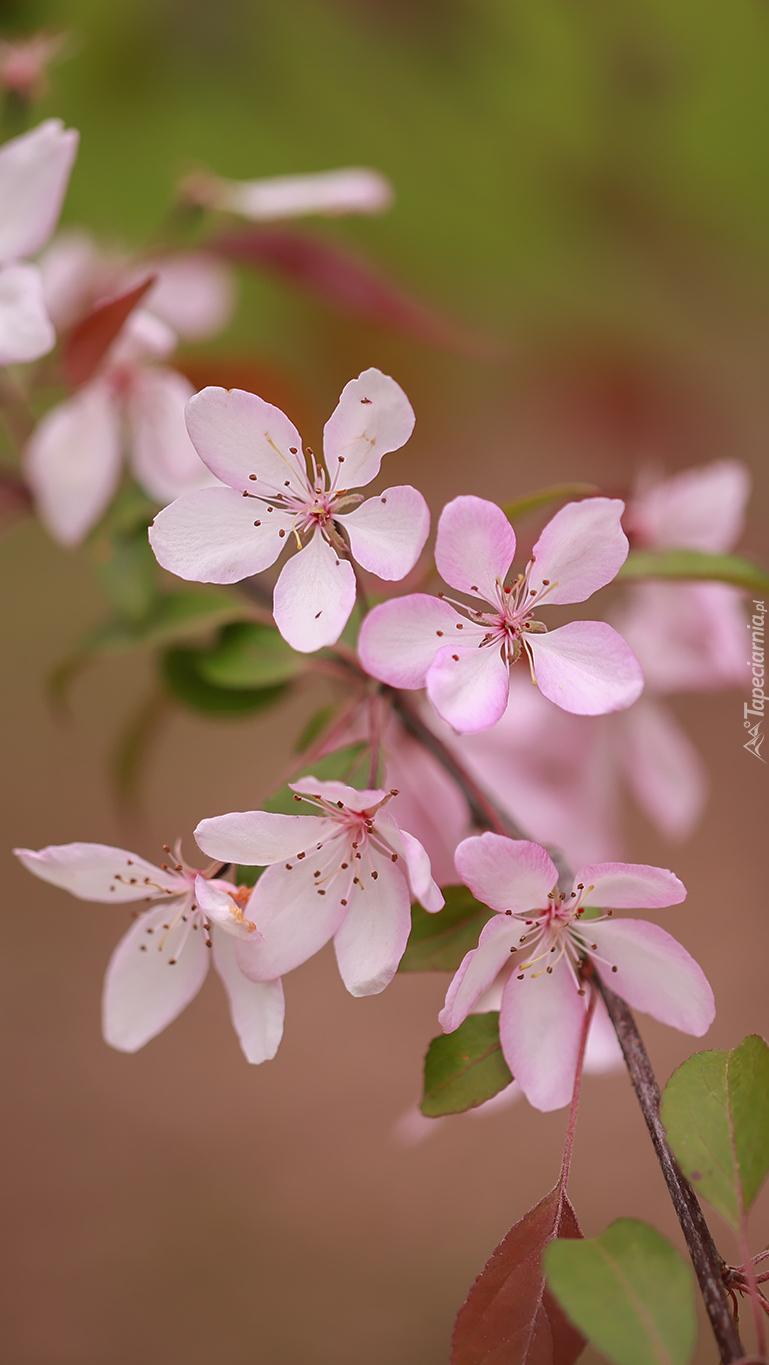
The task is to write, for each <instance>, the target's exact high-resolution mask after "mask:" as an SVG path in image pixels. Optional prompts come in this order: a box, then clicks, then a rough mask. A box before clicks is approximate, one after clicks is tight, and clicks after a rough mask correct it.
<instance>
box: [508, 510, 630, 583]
mask: <svg viewBox="0 0 769 1365" xmlns="http://www.w3.org/2000/svg"><path fill="white" fill-rule="evenodd" d="M624 510H625V504H624V502H622V500H621V499H620V498H585V500H584V502H569V503H567V504H566V506H565V507H562V508H561V509H560V511H558V512H556V514H555V516H554V517H551V519H550V521H549V522H548V523H547V526H546V527H545V529H544V531H543V532H542V535H541V536H540V537H539V540H538V541H537V543H536V545H535V546H534V549H533V550H532V560H533V567H532V569H531V573H530V577H529V584H530V586H531V587H532V588H534V589H535V590H537V591H539V590H540V588H541V585H542V582H543V579H547V580H549V583H550V585H551V586H550V587H548V590H547V596H546V597H545V599H544V601H545V602H547V603H550V604H553V605H554V604H555V603H557V602H584V601H585V600H586V599H587V598H588V597H591V596H592V594H593V593H594V592H597V590H598V589H599V588H602V587H604V586H605V584H607V583H611V581H612V579H613V578H616V576H617V574H618V573H619V571H620V569H621V568H622V565H623V564H624V563H625V560H626V559H627V553H628V548H629V546H628V539H627V536H626V535H625V532H624V531H623V529H622V524H621V521H620V518H621V516H622V513H623V512H624Z"/></svg>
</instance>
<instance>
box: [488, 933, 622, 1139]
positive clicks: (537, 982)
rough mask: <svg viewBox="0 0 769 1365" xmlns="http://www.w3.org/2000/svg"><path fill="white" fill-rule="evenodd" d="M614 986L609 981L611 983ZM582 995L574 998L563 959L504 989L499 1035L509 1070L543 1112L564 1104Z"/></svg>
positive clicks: (576, 1042) (572, 1073)
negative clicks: (547, 968)
mask: <svg viewBox="0 0 769 1365" xmlns="http://www.w3.org/2000/svg"><path fill="white" fill-rule="evenodd" d="M612 984H614V983H612ZM586 1002H587V996H581V995H578V994H577V987H576V985H575V984H574V980H573V978H572V975H571V972H570V971H569V968H568V966H567V965H566V961H565V959H564V958H561V960H560V962H558V963H557V965H556V966H554V967H553V971H552V973H551V974H548V973H546V972H545V971H544V969H543V971H542V974H541V975H540V976H538V977H536V979H532V976H531V973H529V972H527V973H526V975H525V978H524V980H523V981H519V980H518V976H517V975H516V973H515V972H513V973H512V974H511V976H510V980H509V981H508V983H507V985H506V986H505V990H504V995H503V997H502V1009H501V1011H500V1016H499V1037H500V1041H501V1043H502V1051H503V1053H504V1056H505V1061H506V1062H507V1064H508V1066H509V1067H510V1070H511V1071H512V1073H513V1075H514V1077H515V1079H516V1080H517V1082H518V1084H519V1085H520V1087H521V1090H522V1091H523V1093H524V1095H525V1096H526V1098H527V1100H528V1101H529V1104H533V1105H534V1108H535V1109H542V1110H543V1111H544V1112H545V1113H548V1112H549V1111H550V1110H551V1109H562V1108H563V1106H564V1105H566V1104H569V1102H570V1100H571V1097H572V1092H573V1090H574V1077H575V1076H576V1073H577V1058H578V1057H579V1048H580V1043H581V1041H582V1026H583V1023H584V1019H585V1008H586Z"/></svg>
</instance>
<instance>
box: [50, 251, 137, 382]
mask: <svg viewBox="0 0 769 1365" xmlns="http://www.w3.org/2000/svg"><path fill="white" fill-rule="evenodd" d="M156 279H157V276H156V275H148V276H147V278H146V280H142V282H141V284H137V285H136V286H135V288H133V289H129V290H128V292H127V293H125V294H119V295H118V297H117V298H114V299H108V300H107V302H106V303H100V304H98V305H97V307H96V308H94V309H93V310H92V311H91V312H90V313H87V314H86V316H85V317H84V318H81V320H80V322H78V323H76V324H75V326H74V327H73V328H72V330H71V332H70V333H69V335H68V336H67V338H66V340H65V342H64V350H63V354H62V361H61V363H62V369H63V370H64V377H65V379H66V381H67V383H68V384H69V385H70V387H71V388H73V389H77V388H79V387H80V385H81V384H85V383H87V382H88V380H89V379H90V378H91V376H92V375H93V374H94V373H95V372H96V369H97V368H98V366H99V365H100V364H101V362H102V360H103V359H104V357H105V355H106V354H107V351H108V350H109V348H110V346H111V345H112V343H113V341H114V340H115V338H116V336H117V335H118V333H119V331H120V329H121V327H122V326H123V324H124V323H125V322H126V321H127V319H128V318H129V317H130V315H131V313H132V312H133V310H134V308H135V307H136V305H137V304H138V303H140V302H141V300H142V299H143V298H144V295H145V294H146V293H147V290H148V289H151V288H152V286H153V284H154V283H155V280H156Z"/></svg>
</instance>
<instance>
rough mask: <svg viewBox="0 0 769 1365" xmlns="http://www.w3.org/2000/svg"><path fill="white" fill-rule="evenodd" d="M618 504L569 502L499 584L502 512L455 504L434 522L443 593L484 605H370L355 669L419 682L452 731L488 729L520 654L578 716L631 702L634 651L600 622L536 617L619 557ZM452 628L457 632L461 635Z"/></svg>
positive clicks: (479, 504) (590, 586)
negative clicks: (520, 566) (522, 563)
mask: <svg viewBox="0 0 769 1365" xmlns="http://www.w3.org/2000/svg"><path fill="white" fill-rule="evenodd" d="M622 510H623V504H622V503H621V502H620V501H618V500H617V499H609V498H588V499H587V500H586V501H584V502H579V503H576V502H573V503H568V504H567V506H566V507H562V508H561V510H560V511H559V512H557V513H556V515H555V516H554V517H553V518H552V520H551V521H550V522H549V523H548V524H547V526H546V527H545V529H544V531H543V532H542V535H541V536H540V538H539V540H538V541H537V543H536V545H535V546H534V550H533V552H532V558H531V560H530V562H529V564H528V565H527V567H526V570H525V572H524V573H522V574H519V575H518V577H517V579H516V580H515V582H514V583H513V584H512V585H511V586H509V587H505V586H504V584H505V578H506V577H507V574H508V571H509V569H510V565H511V564H512V561H513V556H514V554H515V533H514V531H513V528H512V526H511V525H510V523H509V521H508V519H507V517H506V516H505V514H504V512H503V511H502V509H501V508H500V507H497V506H496V505H495V504H494V503H492V502H486V501H485V500H484V499H482V498H476V497H460V498H455V499H454V501H453V502H450V503H449V504H448V505H447V506H446V507H444V509H443V512H442V513H441V518H440V521H439V523H438V537H437V542H436V546H435V562H436V564H437V567H438V571H439V573H440V574H441V576H442V577H443V578H444V579H445V581H446V582H447V583H449V584H450V585H451V587H453V588H456V589H458V590H459V591H460V592H462V593H466V594H468V595H471V596H473V597H475V598H481V599H482V600H483V601H484V602H485V604H486V610H485V611H483V610H480V609H478V608H476V607H470V606H465V605H464V604H463V603H460V602H458V603H453V604H452V603H451V602H449V601H448V600H446V599H445V597H444V596H443V595H441V596H440V597H428V596H427V595H426V594H424V593H415V594H413V595H412V596H410V597H400V598H394V599H393V600H391V601H389V602H383V603H381V604H380V605H379V606H377V607H374V609H373V611H371V612H370V613H369V615H368V616H367V617H366V620H365V621H364V623H363V626H362V628H361V632H360V638H359V642H358V651H359V654H360V657H361V661H362V663H363V666H364V668H365V669H366V670H367V672H369V673H371V674H372V675H373V677H375V678H380V679H381V680H382V682H386V683H389V684H390V685H391V686H393V687H405V688H419V687H424V686H426V687H427V695H428V696H429V698H430V700H431V701H432V703H433V705H434V706H435V709H436V710H437V712H438V714H439V715H440V716H442V717H443V719H444V720H446V721H448V723H449V724H450V725H451V726H453V728H454V729H455V730H457V731H459V732H460V733H464V734H470V733H473V732H475V731H477V730H485V729H487V728H488V727H489V726H490V725H494V724H495V722H496V721H498V720H499V719H500V717H501V716H502V715H503V714H504V712H505V709H506V707H507V703H508V695H509V688H510V669H511V667H512V665H513V664H514V663H516V661H517V660H518V659H519V658H520V657H521V656H522V655H523V656H524V657H525V658H526V660H527V662H528V664H529V667H530V669H531V674H532V680H533V681H536V683H537V684H538V685H539V688H540V691H541V692H542V693H543V694H544V695H545V696H546V697H547V698H548V699H549V700H550V701H552V702H555V703H556V705H557V706H561V707H563V709H564V710H565V711H572V712H574V713H576V714H578V715H600V714H602V713H604V712H606V711H618V710H622V709H623V708H624V707H626V706H630V705H631V704H632V703H633V702H634V701H635V700H636V698H637V697H638V696H639V695H640V693H641V690H642V687H643V676H642V674H641V670H640V667H639V665H638V661H637V660H636V658H635V656H634V654H633V652H632V650H630V649H629V648H628V646H627V645H626V643H625V641H624V640H623V639H622V637H621V636H620V635H618V634H617V632H616V631H615V630H612V628H611V626H608V625H606V624H605V622H603V621H572V622H570V623H569V624H568V625H565V626H560V627H559V628H558V629H556V630H552V631H548V630H547V627H546V626H545V625H543V624H542V622H541V621H538V620H536V619H534V612H535V611H538V609H539V607H540V606H541V605H543V604H544V603H546V602H547V604H549V605H556V604H560V603H565V602H584V601H585V599H586V598H588V597H590V596H591V595H592V593H594V592H596V591H597V589H598V588H601V587H603V586H604V585H605V584H606V583H609V582H610V581H611V580H612V578H614V576H615V575H616V573H617V572H618V570H619V568H620V567H621V565H622V564H623V563H624V561H625V558H626V556H627V548H628V546H627V538H626V537H625V535H624V532H623V531H622V528H621V526H620V515H621V513H622ZM458 632H461V634H459V633H458Z"/></svg>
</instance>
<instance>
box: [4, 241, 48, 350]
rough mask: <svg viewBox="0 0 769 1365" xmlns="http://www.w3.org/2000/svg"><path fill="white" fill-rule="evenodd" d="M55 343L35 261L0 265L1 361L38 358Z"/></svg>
mask: <svg viewBox="0 0 769 1365" xmlns="http://www.w3.org/2000/svg"><path fill="white" fill-rule="evenodd" d="M55 344H56V333H55V332H54V330H53V324H52V322H51V320H50V318H49V316H48V313H47V311H46V308H45V304H44V302H43V286H42V281H41V278H40V271H39V270H38V268H37V266H35V265H7V266H5V267H3V268H2V269H0V365H15V364H19V363H21V362H22V361H27V360H38V359H39V358H40V356H42V355H47V354H48V352H49V351H52V350H53V347H54V346H55Z"/></svg>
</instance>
